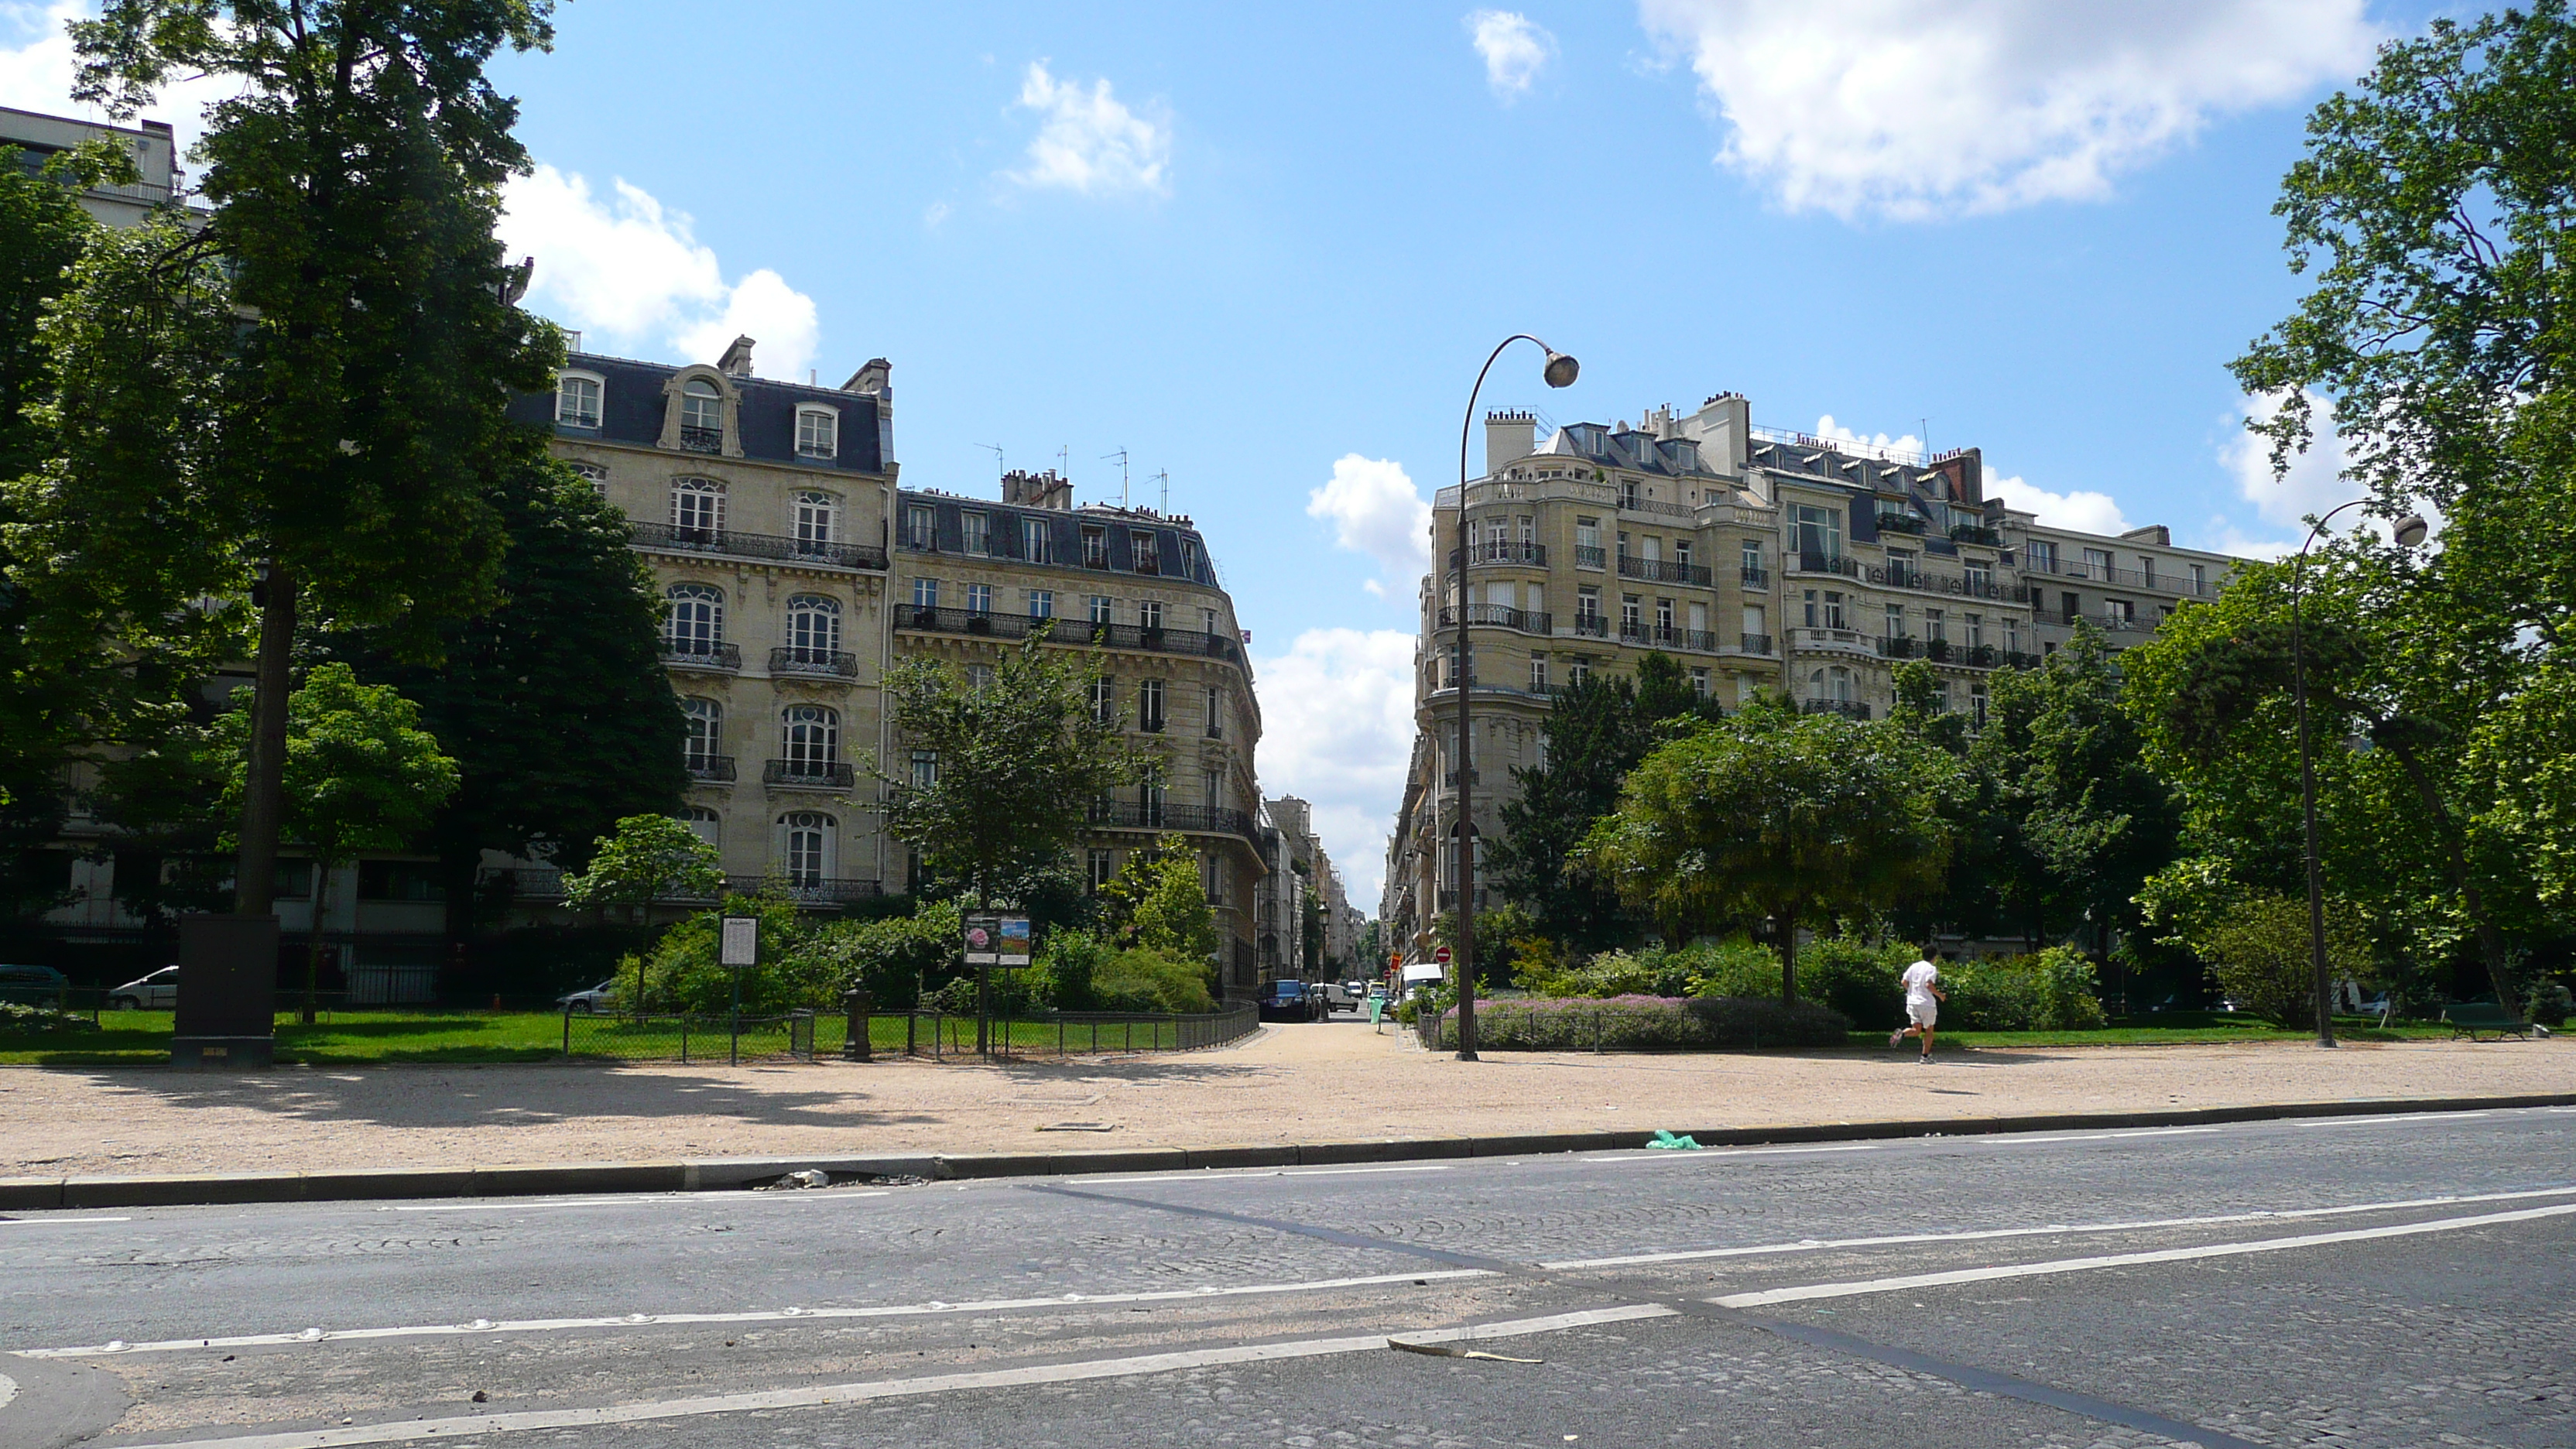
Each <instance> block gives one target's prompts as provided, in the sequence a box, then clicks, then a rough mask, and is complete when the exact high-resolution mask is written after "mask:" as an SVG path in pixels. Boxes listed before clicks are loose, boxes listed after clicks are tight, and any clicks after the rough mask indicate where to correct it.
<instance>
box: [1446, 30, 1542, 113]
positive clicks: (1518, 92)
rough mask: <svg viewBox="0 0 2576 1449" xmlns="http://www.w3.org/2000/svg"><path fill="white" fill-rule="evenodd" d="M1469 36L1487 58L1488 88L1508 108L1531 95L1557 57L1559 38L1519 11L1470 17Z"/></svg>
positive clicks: (1486, 81)
mask: <svg viewBox="0 0 2576 1449" xmlns="http://www.w3.org/2000/svg"><path fill="white" fill-rule="evenodd" d="M1467 33H1468V34H1469V35H1470V36H1471V37H1473V39H1474V41H1475V46H1476V54H1478V55H1480V56H1483V57H1484V58H1485V84H1486V85H1489V86H1491V87H1493V90H1494V94H1495V95H1496V96H1499V97H1500V98H1502V100H1503V102H1504V104H1506V105H1508V104H1510V103H1511V102H1513V101H1516V100H1518V99H1520V98H1521V97H1522V96H1524V95H1527V94H1529V88H1530V86H1531V84H1532V83H1533V82H1535V81H1536V80H1537V79H1538V73H1539V72H1540V71H1542V70H1544V69H1546V68H1547V63H1548V61H1549V59H1550V58H1551V57H1553V56H1554V55H1555V54H1556V37H1555V36H1553V35H1550V34H1548V33H1547V32H1546V31H1545V30H1544V29H1541V28H1540V27H1539V26H1538V25H1536V24H1534V23H1532V22H1531V20H1530V18H1529V17H1528V16H1526V15H1522V14H1520V13H1518V12H1516V11H1511V10H1479V11H1477V12H1475V13H1474V14H1472V15H1469V16H1468V17H1467Z"/></svg>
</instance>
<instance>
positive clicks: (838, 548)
mask: <svg viewBox="0 0 2576 1449" xmlns="http://www.w3.org/2000/svg"><path fill="white" fill-rule="evenodd" d="M627 538H628V540H629V541H630V542H631V543H633V544H634V545H635V546H636V547H637V548H649V549H654V550H658V551H660V552H664V553H703V554H714V555H718V556H720V557H724V558H765V559H780V560H784V561H786V562H788V563H801V564H820V565H823V566H825V567H827V568H840V569H868V570H874V571H883V569H884V568H885V566H886V556H885V550H884V549H881V548H876V547H872V546H870V545H867V544H858V543H832V542H826V541H822V540H818V539H811V538H789V537H786V536H785V535H782V534H775V533H736V532H735V531H733V530H732V529H729V528H693V527H684V526H682V525H680V524H676V523H636V524H630V525H628V527H627Z"/></svg>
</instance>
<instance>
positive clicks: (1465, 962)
mask: <svg viewBox="0 0 2576 1449" xmlns="http://www.w3.org/2000/svg"><path fill="white" fill-rule="evenodd" d="M1515 342H1537V343H1538V346H1539V348H1540V349H1541V350H1542V351H1544V352H1546V353H1547V366H1546V367H1545V368H1543V369H1541V371H1540V372H1539V376H1540V377H1541V378H1542V379H1543V380H1545V381H1546V383H1547V385H1548V386H1549V387H1569V386H1572V385H1573V382H1574V379H1575V377H1576V375H1577V374H1579V373H1580V372H1581V371H1582V370H1583V366H1582V364H1581V363H1578V362H1576V361H1575V360H1574V359H1573V358H1571V357H1568V356H1566V355H1565V354H1564V353H1562V352H1559V351H1557V350H1556V349H1555V348H1553V347H1550V346H1548V345H1547V344H1546V343H1544V342H1539V340H1538V339H1537V338H1535V337H1532V336H1531V335H1529V334H1528V333H1526V332H1515V333H1513V334H1512V335H1511V336H1509V337H1506V338H1504V339H1503V340H1502V341H1501V342H1500V343H1498V344H1496V346H1495V348H1494V350H1493V352H1492V353H1491V354H1490V355H1488V356H1487V357H1486V358H1485V365H1484V366H1483V367H1480V368H1478V369H1476V385H1475V386H1474V387H1472V388H1469V389H1468V390H1467V415H1466V416H1465V417H1464V418H1461V419H1460V420H1459V422H1458V603H1457V605H1456V607H1457V610H1458V621H1457V622H1458V662H1457V664H1456V665H1455V666H1454V667H1453V668H1452V670H1451V679H1450V683H1451V685H1452V686H1454V687H1455V688H1456V689H1457V691H1458V747H1457V750H1456V751H1455V753H1454V755H1453V756H1452V758H1451V761H1450V763H1451V764H1452V765H1453V766H1455V768H1456V769H1457V771H1458V822H1457V835H1458V948H1457V952H1456V955H1457V958H1458V1060H1460V1061H1462V1062H1472V1061H1474V1060H1476V975H1475V972H1476V817H1475V813H1474V812H1473V810H1471V809H1470V808H1469V806H1470V802H1471V801H1472V800H1473V799H1474V798H1475V795H1474V792H1475V786H1476V772H1475V769H1474V764H1475V756H1476V737H1475V735H1474V734H1473V733H1472V732H1470V730H1469V727H1468V721H1467V697H1468V696H1469V695H1470V694H1471V693H1473V692H1474V691H1472V690H1470V689H1469V688H1468V684H1469V682H1470V681H1471V680H1472V679H1473V678H1474V677H1475V676H1474V670H1475V666H1474V665H1473V663H1472V662H1471V660H1472V658H1473V656H1471V655H1470V654H1469V653H1468V652H1467V563H1468V555H1467V433H1468V430H1469V429H1471V428H1473V427H1474V426H1475V425H1476V394H1478V393H1480V392H1482V391H1484V390H1485V374H1486V373H1488V372H1491V371H1493V370H1494V359H1495V358H1498V357H1500V356H1502V355H1503V349H1504V348H1506V347H1509V346H1511V345H1512V344H1513V343H1515ZM1493 464H1494V460H1493V459H1491V458H1487V459H1486V460H1485V471H1486V472H1488V473H1491V472H1492V471H1493Z"/></svg>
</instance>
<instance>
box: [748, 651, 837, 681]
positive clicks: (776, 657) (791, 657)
mask: <svg viewBox="0 0 2576 1449" xmlns="http://www.w3.org/2000/svg"><path fill="white" fill-rule="evenodd" d="M769 672H770V673H772V674H822V675H837V676H839V677H840V678H842V679H856V678H858V677H859V656H857V655H856V654H843V653H841V652H840V651H838V650H835V649H803V648H797V647H794V646H789V647H787V648H784V649H772V650H770V651H769Z"/></svg>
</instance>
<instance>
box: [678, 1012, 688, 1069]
mask: <svg viewBox="0 0 2576 1449" xmlns="http://www.w3.org/2000/svg"><path fill="white" fill-rule="evenodd" d="M688 1061H689V1019H688V1018H687V1017H685V1016H684V1017H681V1018H680V1064H681V1065H682V1066H686V1065H688Z"/></svg>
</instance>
